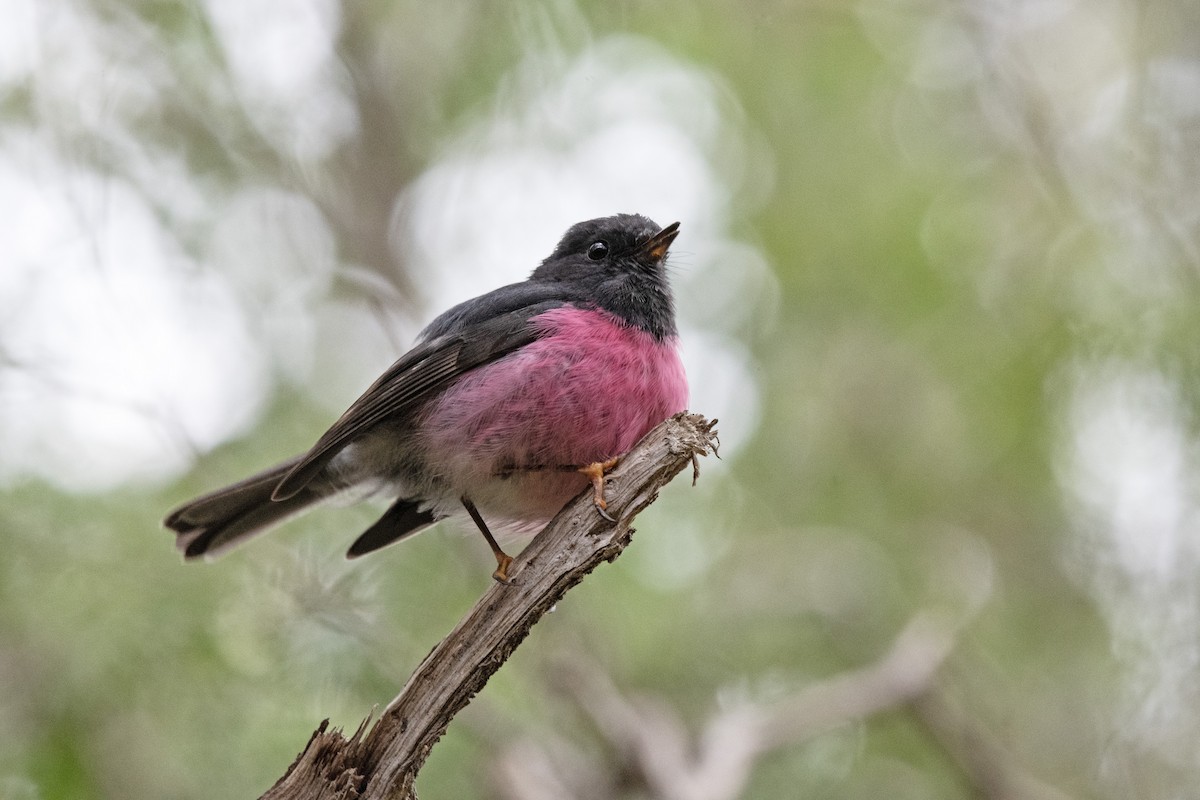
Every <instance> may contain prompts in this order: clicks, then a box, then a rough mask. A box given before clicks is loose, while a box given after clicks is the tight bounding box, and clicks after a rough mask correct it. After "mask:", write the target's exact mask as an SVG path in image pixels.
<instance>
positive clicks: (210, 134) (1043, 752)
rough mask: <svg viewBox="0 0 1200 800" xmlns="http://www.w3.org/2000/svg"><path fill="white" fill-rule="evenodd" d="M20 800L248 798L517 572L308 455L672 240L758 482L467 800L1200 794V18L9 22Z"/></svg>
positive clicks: (460, 756) (503, 750)
mask: <svg viewBox="0 0 1200 800" xmlns="http://www.w3.org/2000/svg"><path fill="white" fill-rule="evenodd" d="M0 19H3V20H4V22H3V24H2V25H0V729H2V730H3V731H4V734H3V736H2V737H0V798H5V799H6V800H7V799H8V798H14V799H15V798H22V799H25V798H28V799H29V800H33V799H34V798H46V799H47V800H49V799H51V798H90V797H114V798H115V797H119V798H128V799H129V800H136V799H137V798H202V797H203V798H208V797H231V798H232V797H255V796H257V795H258V794H260V793H261V792H263V791H264V790H266V789H267V788H268V787H269V786H270V785H271V784H272V783H273V782H274V780H275V779H276V778H278V777H279V776H280V775H281V774H282V773H283V771H284V769H285V768H286V767H287V765H288V764H289V763H291V760H292V759H293V757H294V756H295V755H296V754H297V753H298V752H299V750H300V749H301V748H302V747H303V745H304V743H305V742H306V741H307V739H308V736H309V734H310V733H311V731H312V730H313V728H314V727H315V726H316V725H317V723H319V722H320V720H322V719H323V718H326V717H328V718H330V719H331V720H332V723H333V724H334V725H338V726H344V727H347V728H349V729H350V730H353V729H354V728H355V727H356V726H357V725H358V723H359V721H360V720H361V719H362V718H363V717H365V716H366V715H367V714H368V713H369V712H370V711H371V710H372V709H373V708H377V707H382V705H385V704H386V703H387V702H388V701H389V700H390V699H391V698H392V697H393V696H394V695H395V693H396V692H397V691H398V690H399V688H400V687H401V685H402V684H403V683H404V681H405V679H406V677H407V676H408V674H409V673H410V672H411V670H412V669H413V668H414V667H415V666H416V665H417V663H418V662H419V661H420V660H421V658H422V657H423V656H424V655H425V654H426V653H427V652H428V651H429V649H430V648H431V647H433V645H434V644H436V642H437V641H438V640H439V639H440V638H441V637H442V636H443V635H444V634H445V633H446V632H448V631H449V630H450V628H451V627H452V626H453V625H454V624H455V622H456V621H457V620H458V619H459V618H460V616H461V615H462V614H463V613H465V611H466V610H467V609H468V608H469V607H470V605H471V604H472V603H473V602H474V600H475V599H476V598H477V597H478V595H479V594H480V593H481V592H482V591H483V590H484V589H486V588H487V586H488V583H489V581H490V580H491V579H490V577H489V575H490V571H491V568H492V563H491V556H490V554H489V553H488V551H487V549H486V548H485V547H484V546H483V544H482V543H481V542H480V541H479V540H478V537H477V536H475V535H472V534H470V533H469V532H467V531H465V530H464V529H461V528H455V527H454V526H452V525H441V526H439V527H438V528H436V529H434V530H433V531H431V532H429V533H427V534H425V535H424V536H421V537H418V538H417V539H415V540H413V541H411V542H408V543H406V544H404V545H403V546H399V547H395V548H390V549H387V550H385V551H383V552H381V553H379V554H377V555H375V556H372V557H371V558H369V559H364V560H361V561H357V562H353V563H350V562H346V561H345V560H344V559H343V557H342V554H343V553H344V551H345V548H346V547H347V546H348V544H349V543H350V542H351V541H352V540H353V538H354V537H355V536H356V535H357V534H358V533H359V532H360V531H361V530H362V529H364V528H365V527H366V526H367V525H368V524H370V522H372V521H373V520H374V518H375V516H377V514H378V513H379V509H377V508H371V507H355V508H351V509H341V510H332V509H330V510H321V511H318V512H316V513H314V514H312V515H310V516H308V517H305V518H303V519H302V520H298V521H296V522H293V523H291V524H289V525H288V526H287V527H286V528H285V529H283V530H281V531H278V532H276V533H274V534H272V535H271V536H269V537H265V538H263V539H260V540H256V541H254V542H253V543H252V544H250V545H248V546H246V547H244V548H242V549H240V550H238V551H236V552H235V553H233V554H231V555H229V556H228V557H226V558H224V559H222V560H220V561H218V562H215V563H212V564H188V565H186V566H185V565H184V564H182V563H181V559H180V557H179V556H178V554H177V553H176V552H175V549H174V546H173V541H172V537H171V536H170V535H168V533H167V532H165V531H163V530H162V529H160V527H159V521H160V519H161V518H162V516H163V515H164V514H165V512H166V511H167V510H168V509H169V508H171V507H172V506H174V505H175V504H177V503H179V502H182V501H183V500H185V499H188V498H189V497H191V496H193V495H194V494H196V493H199V492H201V491H204V490H207V489H211V488H215V487H217V486H219V485H223V484H225V483H227V482H229V481H232V480H234V479H237V478H240V477H243V476H244V475H246V474H248V473H250V472H252V471H254V470H257V469H259V468H262V467H265V466H268V465H270V464H272V463H274V462H275V461H277V460H280V459H281V458H283V457H285V456H289V455H292V454H293V453H296V452H299V451H302V450H304V449H306V448H307V447H308V446H309V445H310V444H311V443H312V441H313V440H314V439H315V438H316V436H317V435H319V434H320V433H321V432H322V431H323V430H324V429H325V428H326V426H327V425H328V424H329V423H330V422H331V421H332V420H333V419H334V418H335V417H336V416H337V415H338V414H339V413H340V412H341V411H342V410H343V409H344V408H345V407H346V406H347V405H348V404H349V403H350V402H351V401H352V400H353V399H354V398H355V397H357V396H358V394H359V393H360V392H361V391H362V390H363V389H364V388H365V387H366V386H367V385H368V384H369V383H370V381H371V380H373V379H374V377H375V376H376V375H377V374H378V373H379V372H380V371H381V370H382V369H383V368H384V367H386V366H387V365H388V364H389V363H391V361H392V360H393V359H394V358H395V357H396V356H397V355H399V354H400V353H401V352H403V351H404V350H405V349H406V348H407V346H408V344H409V343H410V342H411V340H412V338H413V336H414V335H415V333H416V332H417V331H418V330H420V328H421V327H422V326H423V325H424V324H425V323H426V322H428V321H429V319H431V318H432V317H433V316H434V315H435V314H436V313H437V312H439V311H441V310H443V309H444V308H446V307H448V306H449V305H450V304H452V303H454V302H457V301H459V300H462V299H465V298H467V297H469V296H472V295H475V294H478V293H480V292H482V291H485V290H487V289H490V288H493V287H495V286H499V285H501V284H503V283H507V282H510V281H513V280H519V279H521V278H523V277H524V276H525V275H526V274H527V273H528V272H529V271H530V270H531V269H532V268H533V267H534V266H535V265H536V264H537V262H538V261H539V260H540V259H541V258H543V257H544V256H545V255H547V254H548V253H549V252H550V250H551V249H552V248H553V246H554V244H555V242H556V241H557V239H558V237H559V236H560V235H561V234H562V232H563V231H564V230H565V229H566V227H567V226H569V225H570V224H571V223H573V222H576V221H578V220H581V219H585V218H589V217H593V216H600V215H607V214H611V213H615V212H640V213H644V214H647V215H649V216H651V217H652V218H654V219H655V220H657V221H658V222H659V223H660V224H666V223H669V222H672V221H674V220H677V219H678V220H680V221H682V223H683V228H682V231H683V232H682V235H681V236H680V238H679V240H678V241H677V242H676V245H675V247H674V248H673V250H672V259H671V264H672V267H673V279H674V284H675V287H676V294H677V299H678V306H679V312H680V315H681V328H682V332H683V333H682V335H683V346H684V350H685V356H686V363H687V366H688V370H689V374H690V376H691V381H692V387H693V400H692V403H691V407H692V409H693V410H695V411H698V412H701V413H704V414H706V415H708V416H709V417H719V418H720V421H721V422H720V430H721V434H722V443H723V447H722V451H721V454H722V457H723V458H722V460H719V461H718V460H715V459H711V458H710V459H708V460H707V461H706V462H705V463H703V464H702V467H703V472H702V474H701V476H700V481H699V484H698V485H697V486H696V487H695V488H689V487H688V486H687V481H686V480H684V479H682V478H681V479H680V480H678V481H676V483H675V484H673V485H671V486H670V487H668V489H667V490H666V491H665V492H664V493H663V496H662V498H661V499H660V501H659V502H658V503H657V504H656V505H655V506H653V507H652V508H651V509H650V510H649V511H648V512H647V513H645V514H644V515H643V517H642V518H641V519H639V522H638V525H637V527H638V535H637V536H636V537H635V539H634V542H633V545H632V546H631V548H630V549H629V550H628V551H627V552H626V554H625V555H624V557H622V558H621V559H620V560H619V561H618V562H617V563H615V564H613V565H611V566H605V567H603V568H602V569H600V570H599V571H597V572H596V573H595V574H593V575H592V576H591V577H590V578H589V579H588V580H587V581H586V582H585V583H584V584H583V585H581V586H580V587H579V588H577V589H576V590H575V591H573V592H572V593H571V594H570V595H568V597H567V598H566V599H565V600H564V601H563V602H562V603H560V604H559V606H558V607H557V609H556V611H555V613H553V614H551V615H549V616H548V617H547V618H546V619H544V620H543V621H542V622H541V623H540V624H539V625H538V626H537V627H536V628H535V629H534V631H533V633H532V635H531V636H530V638H529V639H528V640H527V641H526V643H525V645H524V646H523V647H522V648H521V649H520V650H519V651H518V652H517V653H516V655H515V656H514V657H513V658H512V659H511V661H510V662H509V663H508V664H506V665H505V667H504V668H503V669H502V670H501V671H500V672H499V673H498V674H497V676H496V677H495V678H494V679H493V680H492V682H491V683H490V684H489V685H488V687H487V689H486V690H485V691H484V692H483V693H482V694H481V695H480V696H479V697H478V698H477V699H476V701H475V702H474V703H473V704H472V705H471V706H470V707H469V708H468V709H467V710H466V711H465V712H464V713H462V714H461V715H460V716H459V717H458V718H457V719H456V720H455V722H454V723H453V725H452V726H451V727H450V729H449V732H448V733H447V735H446V737H445V738H444V739H443V740H442V742H441V743H440V744H439V745H438V747H437V748H436V749H435V750H434V751H433V754H432V757H431V758H430V760H429V762H428V764H427V765H426V767H425V769H424V770H423V772H422V773H421V779H420V781H419V782H418V790H419V791H420V792H421V794H422V796H423V797H428V798H439V797H441V798H448V797H455V798H467V797H479V798H555V797H559V798H561V797H579V798H594V799H595V800H603V799H604V798H680V799H683V798H712V799H713V800H715V799H717V798H726V797H728V798H733V797H763V798H779V797H822V798H879V797H889V798H966V797H987V798H1017V797H1046V798H1062V797H1099V798H1126V797H1138V798H1160V797H1161V798H1168V797H1172V798H1173V797H1184V796H1189V795H1193V794H1194V792H1195V791H1196V786H1198V785H1200V748H1198V747H1197V742H1200V581H1198V580H1197V578H1200V384H1198V379H1200V346H1198V345H1197V340H1198V339H1200V302H1198V301H1200V5H1197V4H1195V3H1191V2H1186V1H1185V0H1179V1H1178V2H1168V1H1167V0H1159V1H1156V2H1152V1H1151V0H1146V2H1132V1H1125V0H1087V1H1086V2H1085V1H1084V0H967V1H965V2H964V0H858V2H852V1H850V0H847V1H846V2H834V1H833V0H812V1H811V2H805V1H803V0H793V1H792V2H772V0H762V1H761V2H759V1H757V0H756V1H755V2H749V3H745V2H743V3H695V2H677V1H676V0H668V1H667V2H659V3H645V2H634V1H633V0H622V1H620V2H590V1H588V0H580V2H577V3H576V2H571V1H570V0H547V2H532V1H531V2H522V3H514V4H467V3H427V2H411V1H409V0H401V1H400V2H393V1H392V0H348V1H347V2H344V3H337V2H335V1H334V0H206V1H205V2H194V3H188V2H177V1H176V0H145V2H117V1H116V0H0Z"/></svg>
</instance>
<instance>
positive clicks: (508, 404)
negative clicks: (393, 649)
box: [164, 214, 688, 582]
mask: <svg viewBox="0 0 1200 800" xmlns="http://www.w3.org/2000/svg"><path fill="white" fill-rule="evenodd" d="M678 232H679V223H677V222H676V223H674V224H672V225H668V226H667V227H665V228H661V229H660V228H659V227H658V226H657V225H656V224H654V223H653V222H651V221H650V220H649V219H647V218H646V217H643V216H638V215H635V214H619V215H617V216H613V217H604V218H602V219H594V220H589V221H587V222H581V223H579V224H577V225H574V226H573V227H572V228H571V229H570V230H568V231H567V233H566V235H564V236H563V238H562V240H561V241H560V242H559V243H558V247H556V248H555V250H554V252H553V253H552V254H551V255H550V257H549V258H547V259H546V260H545V261H543V262H542V263H541V265H540V266H539V267H538V268H537V269H535V270H534V271H533V274H532V275H530V276H529V279H528V280H526V281H522V282H521V283H514V284H510V285H508V286H503V287H501V288H499V289H496V290H495V291H491V292H488V293H487V294H484V295H481V296H479V297H476V298H474V299H472V300H467V301H466V302H463V303H460V304H459V305H457V306H455V307H453V308H451V309H450V310H449V311H447V312H445V313H444V314H442V315H441V316H439V317H438V318H437V319H435V320H434V321H433V322H432V323H430V325H429V327H427V328H426V329H425V330H424V331H422V332H421V334H420V336H419V337H418V340H417V344H416V345H415V346H414V347H413V349H412V350H410V351H408V352H407V353H405V354H404V355H403V356H401V357H400V359H399V360H398V361H396V363H394V364H392V366H391V367H389V368H388V370H387V371H386V372H384V374H383V375H382V376H381V377H380V378H379V379H378V380H377V381H375V383H374V384H372V385H371V387H370V388H369V389H367V391H366V392H365V393H364V394H363V395H362V397H360V398H358V400H356V401H355V402H354V404H353V405H351V406H350V408H349V409H347V410H346V412H345V413H344V414H342V416H341V418H339V419H338V420H337V422H335V423H334V424H333V427H331V428H330V429H329V430H328V431H326V432H325V434H324V435H323V436H322V437H321V438H320V439H318V440H317V443H316V444H315V445H313V447H312V449H310V450H309V451H308V452H307V453H304V454H303V455H301V456H298V457H296V458H292V459H290V460H288V461H285V462H283V463H282V464H279V465H278V466H275V467H272V468H271V469H268V470H266V471H264V472H260V473H258V474H257V475H253V476H251V477H249V478H246V479H245V480H243V481H239V482H238V483H235V484H232V485H231V486H226V487H225V488H223V489H218V490H216V491H214V492H211V493H209V494H206V495H203V496H201V497H198V498H196V499H195V500H191V501H190V502H188V503H185V504H184V505H182V506H180V507H179V508H176V509H175V510H174V511H172V512H171V513H170V514H169V515H168V516H167V518H166V520H165V521H164V524H165V525H166V526H167V527H168V528H170V529H172V530H174V531H175V532H176V534H177V543H178V546H179V547H180V549H181V550H183V553H184V556H185V557H186V558H188V559H192V558H197V557H199V556H203V555H206V554H216V553H220V552H222V551H224V550H226V549H227V548H229V547H232V546H233V545H235V544H237V543H239V542H241V541H242V540H244V539H247V538H249V537H250V536H253V535H254V534H256V533H260V532H262V531H265V530H267V529H268V528H271V527H272V526H274V525H276V524H278V523H280V522H282V521H283V520H285V519H287V518H288V517H291V516H293V515H295V514H297V513H299V512H301V511H303V510H305V509H307V508H309V507H310V506H313V505H315V504H317V503H319V502H321V501H323V500H326V499H329V498H331V497H334V496H335V495H340V494H343V493H349V494H350V495H351V496H352V497H356V498H359V499H362V498H365V497H369V496H376V495H382V496H385V497H389V498H391V497H394V498H396V500H395V501H394V502H393V503H392V505H391V507H390V508H388V510H387V511H386V512H385V513H384V515H383V516H382V517H380V519H379V520H378V521H377V522H376V523H375V524H374V525H372V526H371V527H370V528H368V529H367V530H366V531H365V532H364V533H363V534H362V535H361V536H359V537H358V539H356V540H355V542H354V544H352V545H351V546H350V550H349V552H348V553H347V555H348V556H349V557H351V558H353V557H355V556H360V555H362V554H364V553H369V552H371V551H373V550H377V549H379V548H381V547H383V546H385V545H388V544H391V543H392V542H395V541H399V540H401V539H403V538H405V537H407V536H411V535H413V534H415V533H418V532H419V531H421V530H423V529H425V528H426V527H428V526H429V525H432V524H433V523H434V522H436V521H438V520H440V519H442V518H444V517H447V516H451V515H452V514H457V513H461V512H462V511H463V510H465V511H466V512H467V514H469V515H470V517H471V519H472V520H474V522H475V524H476V525H477V526H478V527H479V530H480V532H481V533H482V534H483V536H484V538H486V539H487V542H488V545H489V546H490V547H491V548H492V552H493V554H495V556H496V571H495V572H494V573H493V576H494V577H495V578H496V580H499V581H502V582H508V568H509V565H510V564H511V563H512V559H511V558H510V557H509V556H508V555H507V554H505V552H504V551H503V550H502V549H501V548H500V545H499V544H497V542H496V540H495V538H494V537H493V536H492V533H491V530H489V527H488V525H489V523H490V524H491V525H493V526H499V527H502V528H505V529H513V530H531V529H536V528H538V527H540V526H542V525H544V524H545V523H546V522H548V521H549V520H550V518H551V517H553V516H554V515H555V514H556V513H557V512H558V511H559V510H560V509H561V508H562V507H563V505H564V504H566V502H567V501H568V500H570V499H571V498H572V497H574V496H576V495H578V494H579V493H580V492H581V491H582V490H583V489H584V488H585V487H586V486H587V485H588V483H589V482H590V483H591V484H592V486H593V487H594V499H595V505H596V508H597V509H598V510H599V512H600V513H601V514H605V516H607V514H606V512H605V507H606V504H605V501H604V471H605V470H607V469H610V468H611V467H612V466H613V464H615V463H616V460H617V458H618V457H620V456H621V455H623V454H624V453H626V452H627V451H628V450H629V449H630V448H632V447H633V445H634V444H636V443H637V441H638V440H639V439H641V438H642V436H644V435H645V434H646V433H647V432H648V431H649V430H650V429H651V428H653V427H654V426H655V425H657V424H658V423H659V422H661V421H663V420H664V419H666V418H667V417H669V416H671V415H672V414H674V413H676V412H678V411H682V410H683V409H684V407H685V406H686V404H687V396H688V390H687V380H686V378H685V376H684V371H683V365H682V364H681V363H680V360H679V353H678V349H677V348H678V333H677V331H676V327H675V311H674V305H673V301H672V297H671V290H670V287H669V285H668V282H667V275H666V271H665V267H664V259H665V257H666V254H667V250H668V248H669V247H670V246H671V242H672V241H674V239H675V237H676V236H677V235H678ZM485 520H486V521H485Z"/></svg>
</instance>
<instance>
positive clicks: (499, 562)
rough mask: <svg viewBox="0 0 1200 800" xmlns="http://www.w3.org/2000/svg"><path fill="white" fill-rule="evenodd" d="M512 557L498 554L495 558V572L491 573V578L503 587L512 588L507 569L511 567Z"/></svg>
mask: <svg viewBox="0 0 1200 800" xmlns="http://www.w3.org/2000/svg"><path fill="white" fill-rule="evenodd" d="M512 562H513V560H512V556H508V555H503V554H498V555H497V556H496V571H495V572H493V573H492V578H494V579H495V581H496V583H503V584H504V585H505V586H512V582H513V581H512V578H510V577H508V568H509V567H511V566H512Z"/></svg>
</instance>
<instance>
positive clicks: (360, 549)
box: [285, 498, 437, 558]
mask: <svg viewBox="0 0 1200 800" xmlns="http://www.w3.org/2000/svg"><path fill="white" fill-rule="evenodd" d="M285 502H286V501H285ZM419 508H420V501H417V500H405V499H404V498H401V499H399V500H397V501H396V502H395V503H392V505H391V507H389V508H388V510H387V511H385V512H383V516H382V517H380V518H379V521H378V522H376V523H375V524H374V525H372V526H371V527H369V528H367V529H366V530H365V531H363V533H362V535H361V536H359V537H358V538H357V539H355V540H354V544H352V545H350V549H349V550H348V551H346V558H358V557H359V556H361V555H366V554H367V553H370V552H371V551H373V550H378V549H379V548H381V547H385V546H386V545H389V544H391V543H392V542H398V541H400V540H401V539H404V538H407V537H409V536H412V535H414V534H417V533H420V532H421V531H423V530H424V529H425V528H427V527H429V526H430V525H432V524H433V523H434V522H436V521H437V518H436V517H434V515H433V512H432V511H421V510H419Z"/></svg>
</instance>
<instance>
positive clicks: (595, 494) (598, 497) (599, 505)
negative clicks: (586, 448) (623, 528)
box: [579, 456, 621, 522]
mask: <svg viewBox="0 0 1200 800" xmlns="http://www.w3.org/2000/svg"><path fill="white" fill-rule="evenodd" d="M620 460H621V458H620V456H618V457H617V458H610V459H609V460H608V461H596V462H594V463H592V464H588V465H587V466H586V467H580V468H579V471H580V472H582V473H583V474H584V475H586V476H587V478H588V480H590V481H591V482H592V502H593V503H594V504H595V505H596V510H597V511H599V512H600V516H602V517H604V518H605V519H606V520H608V521H609V522H616V520H615V519H614V518H613V516H612V515H611V514H609V513H608V501H606V500H605V499H604V473H605V472H606V471H607V470H610V469H612V468H613V467H615V466H616V465H617V462H618V461H620Z"/></svg>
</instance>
